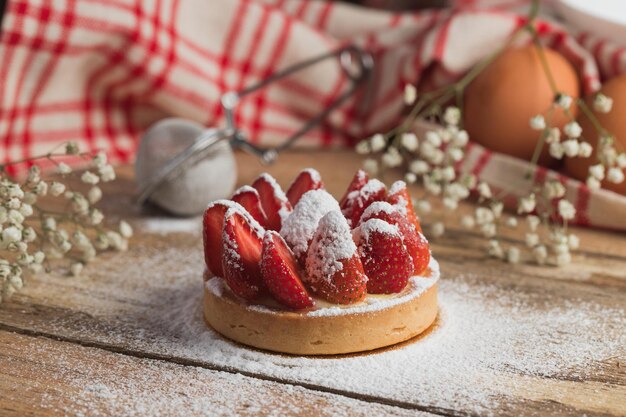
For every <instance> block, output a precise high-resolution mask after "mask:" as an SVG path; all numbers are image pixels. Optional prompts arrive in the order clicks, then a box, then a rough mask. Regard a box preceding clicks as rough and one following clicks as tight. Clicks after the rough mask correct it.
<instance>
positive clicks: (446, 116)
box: [443, 107, 461, 126]
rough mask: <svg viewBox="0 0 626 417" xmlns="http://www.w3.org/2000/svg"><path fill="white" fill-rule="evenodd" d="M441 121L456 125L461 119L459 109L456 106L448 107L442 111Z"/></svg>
mask: <svg viewBox="0 0 626 417" xmlns="http://www.w3.org/2000/svg"><path fill="white" fill-rule="evenodd" d="M443 121H444V122H446V123H447V124H449V125H452V126H457V125H458V124H459V122H460V121H461V110H460V109H459V108H458V107H448V108H446V110H445V111H444V113H443Z"/></svg>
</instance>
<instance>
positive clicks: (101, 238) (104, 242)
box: [95, 233, 109, 250]
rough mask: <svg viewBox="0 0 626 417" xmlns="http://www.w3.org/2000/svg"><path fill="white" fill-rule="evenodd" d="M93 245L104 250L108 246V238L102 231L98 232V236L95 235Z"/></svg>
mask: <svg viewBox="0 0 626 417" xmlns="http://www.w3.org/2000/svg"><path fill="white" fill-rule="evenodd" d="M95 246H96V248H98V249H100V250H105V249H107V248H108V247H109V239H108V238H107V237H106V235H105V234H104V233H99V234H98V236H96V241H95Z"/></svg>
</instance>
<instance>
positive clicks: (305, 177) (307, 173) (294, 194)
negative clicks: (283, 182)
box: [287, 168, 324, 206]
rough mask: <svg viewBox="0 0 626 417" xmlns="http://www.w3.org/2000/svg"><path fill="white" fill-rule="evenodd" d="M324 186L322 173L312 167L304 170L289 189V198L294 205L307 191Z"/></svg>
mask: <svg viewBox="0 0 626 417" xmlns="http://www.w3.org/2000/svg"><path fill="white" fill-rule="evenodd" d="M319 188H324V183H323V182H322V177H321V176H320V173H319V172H317V171H316V170H314V169H312V168H307V169H305V170H302V171H301V172H300V174H298V176H297V177H296V179H295V180H294V181H293V182H292V183H291V185H290V186H289V189H288V190H287V199H288V200H289V202H290V203H291V205H292V206H295V205H296V203H297V202H298V201H299V200H300V197H302V195H303V194H304V193H306V192H307V191H311V190H317V189H319Z"/></svg>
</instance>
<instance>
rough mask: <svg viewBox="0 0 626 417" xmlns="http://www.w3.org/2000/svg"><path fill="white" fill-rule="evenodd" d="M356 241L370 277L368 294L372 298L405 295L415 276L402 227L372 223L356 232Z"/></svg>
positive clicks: (363, 225)
mask: <svg viewBox="0 0 626 417" xmlns="http://www.w3.org/2000/svg"><path fill="white" fill-rule="evenodd" d="M355 240H356V241H357V242H358V247H359V255H360V256H361V262H362V263H363V269H364V271H365V273H366V274H367V277H368V281H367V291H368V292H369V293H372V294H393V293H398V292H400V291H402V290H403V289H404V287H406V284H407V283H408V282H409V277H411V275H412V273H413V260H412V259H411V255H409V252H408V251H407V249H406V247H405V246H404V243H403V240H402V235H401V234H400V230H399V229H398V226H394V225H391V224H389V223H387V222H385V221H383V220H380V219H370V220H368V221H366V222H365V223H363V224H361V225H360V226H359V227H358V229H356V230H355Z"/></svg>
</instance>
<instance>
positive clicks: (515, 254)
mask: <svg viewBox="0 0 626 417" xmlns="http://www.w3.org/2000/svg"><path fill="white" fill-rule="evenodd" d="M521 255H522V254H521V252H520V250H519V249H518V248H516V247H510V248H509V249H508V250H507V251H506V260H507V261H508V262H509V263H512V264H517V263H519V262H520V259H521V257H522V256H521Z"/></svg>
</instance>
